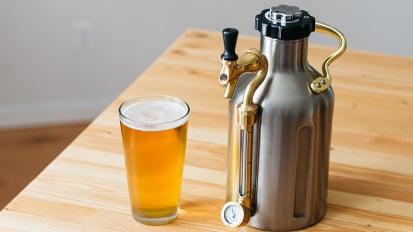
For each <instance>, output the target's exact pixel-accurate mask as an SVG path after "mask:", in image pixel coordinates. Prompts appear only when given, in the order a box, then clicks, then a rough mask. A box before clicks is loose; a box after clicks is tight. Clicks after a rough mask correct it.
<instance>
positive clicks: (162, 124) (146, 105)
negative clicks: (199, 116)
mask: <svg viewBox="0 0 413 232" xmlns="http://www.w3.org/2000/svg"><path fill="white" fill-rule="evenodd" d="M123 115H124V116H125V117H126V118H127V119H128V120H127V122H124V123H125V124H126V125H127V126H129V127H132V128H135V129H138V130H146V131H159V130H167V129H171V128H175V127H178V126H180V125H182V124H184V123H185V122H186V120H187V119H188V117H184V116H188V114H187V109H186V108H185V107H183V106H182V105H180V104H179V103H177V102H170V101H160V100H148V101H142V102H137V103H135V104H132V105H130V106H128V107H127V108H126V109H125V110H124V112H123Z"/></svg>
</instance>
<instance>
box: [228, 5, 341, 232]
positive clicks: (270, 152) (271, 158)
mask: <svg viewBox="0 0 413 232" xmlns="http://www.w3.org/2000/svg"><path fill="white" fill-rule="evenodd" d="M255 27H256V29H257V30H259V31H260V34H261V40H260V51H257V52H251V51H249V52H248V54H247V55H246V56H244V57H242V58H241V59H240V61H239V62H238V63H236V62H237V59H238V57H237V55H236V54H235V53H234V50H235V42H236V36H235V37H234V36H233V35H229V34H230V33H231V34H234V33H233V31H234V30H235V29H229V30H227V31H225V30H224V31H225V32H224V45H225V52H224V53H223V55H222V57H221V58H222V60H223V68H222V70H221V75H220V82H221V84H227V90H226V93H225V95H224V96H225V97H226V98H228V99H230V100H229V120H230V123H229V136H228V179H227V197H226V198H227V199H226V200H227V201H229V202H228V203H227V204H226V205H225V206H224V208H223V210H222V212H221V217H222V218H223V222H224V223H225V224H227V225H229V226H231V227H235V226H239V225H243V224H245V223H248V224H249V225H250V226H252V227H256V228H259V229H264V230H273V231H280V230H296V229H300V228H304V227H307V226H310V225H312V224H314V223H316V222H318V221H319V220H321V219H322V218H323V216H324V215H325V213H326V209H327V190H328V170H329V156H330V143H331V132H332V120H333V108H334V93H333V89H332V87H331V80H330V74H329V71H328V65H329V63H330V62H332V61H333V60H335V59H336V58H337V57H338V56H340V55H341V54H342V53H344V51H345V47H346V40H345V38H344V36H343V35H342V34H341V32H339V31H338V30H336V29H335V28H333V27H330V26H328V25H326V24H323V23H321V22H315V19H314V17H312V16H310V15H309V14H308V12H306V11H302V10H300V9H299V8H297V7H290V6H286V5H280V6H278V7H273V8H271V9H268V10H263V11H262V12H261V14H259V15H257V16H256V24H255ZM316 28H317V29H319V30H320V31H321V32H326V33H327V34H333V35H336V38H338V39H339V41H340V44H341V45H340V48H339V50H337V51H336V52H335V53H334V54H332V55H331V56H330V57H329V58H327V60H326V61H324V64H323V69H322V71H323V72H322V74H321V73H319V72H318V71H316V69H314V68H313V67H312V66H311V65H310V64H309V63H308V59H307V56H308V54H307V53H308V36H309V35H310V33H311V32H313V31H314V30H315V29H316ZM226 34H227V36H226ZM229 38H232V39H231V40H232V42H229V41H230V39H229ZM234 38H235V39H234ZM255 53H259V54H258V55H256V56H255V55H254V54H255ZM244 54H246V53H244ZM251 54H252V55H251ZM260 57H261V59H259V58H260ZM260 65H261V66H260ZM251 67H256V68H251ZM251 70H253V71H251ZM254 70H261V71H259V74H257V75H256V76H254V75H255V74H254V72H255V71H254ZM263 73H265V74H263ZM260 75H261V76H260ZM264 76H265V78H264ZM257 79H259V81H258V80H257ZM255 82H259V84H257V83H255ZM251 86H255V87H251ZM246 102H247V104H246ZM246 105H247V106H246ZM252 106H253V107H252ZM251 109H254V110H253V111H248V110H251ZM243 110H247V111H245V112H244V111H243ZM240 112H241V114H240ZM251 112H254V116H251V115H252V113H251ZM245 115H247V116H251V117H250V118H244V117H246V116H245ZM240 118H241V119H240ZM245 138H247V139H245ZM237 202H238V203H237Z"/></svg>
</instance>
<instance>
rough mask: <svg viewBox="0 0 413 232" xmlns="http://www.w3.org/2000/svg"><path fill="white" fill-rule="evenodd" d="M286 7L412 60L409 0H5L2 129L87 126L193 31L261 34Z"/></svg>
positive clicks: (352, 40)
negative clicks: (261, 24)
mask: <svg viewBox="0 0 413 232" xmlns="http://www.w3.org/2000/svg"><path fill="white" fill-rule="evenodd" d="M281 3H288V4H290V5H297V6H300V7H301V8H302V9H305V10H307V11H309V12H310V14H312V15H313V16H315V17H316V18H317V19H318V20H320V21H323V22H326V23H329V24H331V25H333V26H335V27H337V28H339V29H340V30H342V31H343V32H344V33H345V34H346V36H347V38H348V41H349V49H360V50H368V51H372V52H380V53H389V54H395V55H402V56H413V45H412V41H413V32H412V29H411V28H412V27H411V26H410V24H411V23H410V22H411V19H409V17H410V14H411V12H410V11H411V9H413V2H412V1H408V0H405V1H403V0H394V1H391V2H390V1H373V0H365V1H356V0H347V1H322V0H313V1H308V0H307V1H306V0H295V1H293V0H289V1H267V0H262V1H252V0H250V1H239V0H225V1H221V0H209V1H193V0H177V1H166V0H165V1H158V0H152V1H145V3H144V4H143V3H142V1H136V0H0V127H12V126H24V125H30V124H35V123H56V122H65V121H77V120H90V119H92V118H93V117H95V116H96V115H97V114H98V113H99V112H100V111H101V110H103V109H104V107H105V106H106V105H107V104H109V103H110V102H111V101H112V100H113V99H114V98H115V97H116V96H117V95H118V94H119V93H120V92H121V91H122V90H123V89H124V88H125V87H126V86H128V84H129V83H131V82H132V81H133V80H134V79H135V78H136V77H137V76H138V75H139V74H140V73H141V72H142V71H143V70H144V69H145V68H146V67H147V66H148V65H149V64H150V63H151V62H152V61H153V60H154V59H156V57H158V56H159V55H160V54H161V52H162V51H163V50H164V49H165V48H167V47H168V46H169V45H170V43H171V42H173V41H174V40H175V38H176V37H177V36H178V35H180V34H181V33H182V32H183V31H184V30H185V29H186V28H188V27H195V28H204V29H210V30H221V29H222V28H224V27H237V28H238V29H239V30H240V32H241V33H243V34H250V35H257V36H258V33H257V32H256V31H255V30H254V17H255V15H256V14H258V13H259V12H260V11H261V10H262V9H265V8H268V7H271V6H273V5H278V4H281ZM326 38H327V37H325V36H324V37H323V36H318V35H315V34H314V36H312V37H311V40H310V41H311V42H312V43H321V44H328V45H332V44H334V43H333V42H335V41H334V40H329V39H326ZM219 55H220V54H217V57H218V56H219ZM218 69H219V67H217V72H218Z"/></svg>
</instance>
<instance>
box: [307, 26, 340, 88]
mask: <svg viewBox="0 0 413 232" xmlns="http://www.w3.org/2000/svg"><path fill="white" fill-rule="evenodd" d="M315 31H317V32H321V33H324V34H328V35H332V36H334V37H335V38H336V39H337V40H338V41H339V43H340V46H339V48H338V49H337V50H336V51H335V52H334V53H333V54H331V55H330V56H328V57H327V59H326V60H325V61H324V62H323V65H322V67H321V71H322V73H323V76H322V77H318V78H316V79H314V80H313V81H312V82H311V83H310V89H311V90H312V91H313V92H314V93H317V94H318V93H321V92H323V91H324V90H326V89H328V88H329V87H330V86H331V75H330V71H329V69H328V67H329V65H330V64H331V63H332V62H333V61H335V60H336V59H337V58H339V57H340V56H341V55H342V54H343V53H344V52H345V51H346V47H347V40H346V37H344V35H343V33H341V31H339V30H337V29H336V28H334V27H332V26H330V25H328V24H325V23H322V22H319V21H317V22H316V23H315Z"/></svg>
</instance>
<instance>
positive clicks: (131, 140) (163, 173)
mask: <svg viewBox="0 0 413 232" xmlns="http://www.w3.org/2000/svg"><path fill="white" fill-rule="evenodd" d="M189 111H190V110H189V106H188V104H187V103H186V102H184V101H182V100H180V99H178V98H176V97H171V96H144V97H136V98H132V99H129V100H126V101H125V102H124V103H122V104H121V105H120V107H119V117H120V126H121V131H122V141H123V148H124V155H125V162H126V171H127V179H128V187H129V198H130V202H131V207H132V215H133V217H134V218H135V220H137V221H138V222H141V223H143V224H147V225H162V224H166V223H168V222H171V221H173V220H174V219H175V218H176V217H177V216H178V209H179V199H180V193H181V182H182V172H183V165H184V158H185V148H186V135H187V128H188V119H189Z"/></svg>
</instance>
